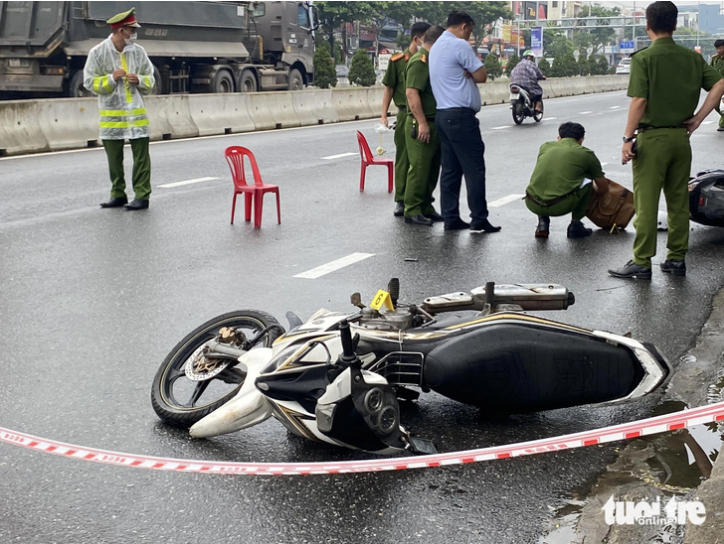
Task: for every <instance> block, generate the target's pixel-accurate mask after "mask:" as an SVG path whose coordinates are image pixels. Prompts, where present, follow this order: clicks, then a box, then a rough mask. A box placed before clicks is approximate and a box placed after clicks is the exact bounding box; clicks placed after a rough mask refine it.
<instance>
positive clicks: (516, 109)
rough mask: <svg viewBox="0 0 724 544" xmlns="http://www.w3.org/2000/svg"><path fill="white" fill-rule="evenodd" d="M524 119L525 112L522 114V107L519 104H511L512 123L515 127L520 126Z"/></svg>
mask: <svg viewBox="0 0 724 544" xmlns="http://www.w3.org/2000/svg"><path fill="white" fill-rule="evenodd" d="M524 119H525V112H523V106H522V105H521V104H520V102H517V103H515V104H513V121H515V124H516V125H520V124H521V123H522V122H523V120H524Z"/></svg>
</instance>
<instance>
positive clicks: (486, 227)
mask: <svg viewBox="0 0 724 544" xmlns="http://www.w3.org/2000/svg"><path fill="white" fill-rule="evenodd" d="M499 230H500V227H494V226H493V225H491V224H490V221H488V220H487V219H485V220H484V221H473V222H472V223H470V232H472V233H473V234H478V233H480V232H498V231H499Z"/></svg>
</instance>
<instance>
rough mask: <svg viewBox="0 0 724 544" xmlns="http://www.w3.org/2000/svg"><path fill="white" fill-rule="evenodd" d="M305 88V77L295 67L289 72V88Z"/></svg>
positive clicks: (293, 89)
mask: <svg viewBox="0 0 724 544" xmlns="http://www.w3.org/2000/svg"><path fill="white" fill-rule="evenodd" d="M303 88H304V78H303V77H302V73H301V72H300V71H299V70H297V69H296V68H294V69H293V70H292V71H291V72H289V90H290V91H301V90H302V89H303Z"/></svg>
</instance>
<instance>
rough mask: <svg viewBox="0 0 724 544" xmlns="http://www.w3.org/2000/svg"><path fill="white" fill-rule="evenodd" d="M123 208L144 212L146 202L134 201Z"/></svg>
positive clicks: (146, 206)
mask: <svg viewBox="0 0 724 544" xmlns="http://www.w3.org/2000/svg"><path fill="white" fill-rule="evenodd" d="M125 208H126V209H127V210H130V211H135V210H145V209H147V208H148V200H136V199H134V200H133V201H132V202H131V203H130V204H126V205H125Z"/></svg>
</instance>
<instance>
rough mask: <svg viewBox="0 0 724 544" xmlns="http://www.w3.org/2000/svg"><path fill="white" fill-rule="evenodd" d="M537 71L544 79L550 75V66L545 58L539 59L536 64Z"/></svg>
mask: <svg viewBox="0 0 724 544" xmlns="http://www.w3.org/2000/svg"><path fill="white" fill-rule="evenodd" d="M538 69H539V70H540V72H541V74H543V75H544V76H546V77H548V76H550V75H551V65H550V63H549V62H548V60H547V59H546V58H545V57H543V58H542V59H540V62H539V63H538Z"/></svg>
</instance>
